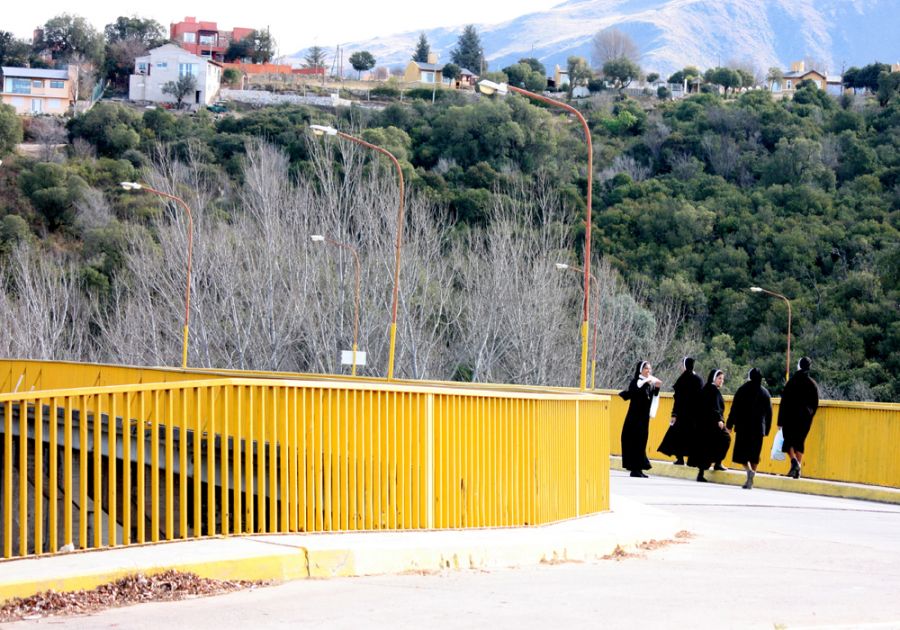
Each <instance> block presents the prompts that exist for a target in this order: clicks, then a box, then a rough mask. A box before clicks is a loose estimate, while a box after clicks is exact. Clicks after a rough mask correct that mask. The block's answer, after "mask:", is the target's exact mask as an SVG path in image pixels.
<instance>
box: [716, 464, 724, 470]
mask: <svg viewBox="0 0 900 630" xmlns="http://www.w3.org/2000/svg"><path fill="white" fill-rule="evenodd" d="M713 470H728V469H727V468H725V467H724V466H723V465H722V464H716V465H715V466H713Z"/></svg>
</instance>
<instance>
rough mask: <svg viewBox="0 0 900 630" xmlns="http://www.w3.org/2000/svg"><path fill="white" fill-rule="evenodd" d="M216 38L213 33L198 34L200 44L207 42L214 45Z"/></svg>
mask: <svg viewBox="0 0 900 630" xmlns="http://www.w3.org/2000/svg"><path fill="white" fill-rule="evenodd" d="M216 40H217V37H216V36H215V35H201V36H200V43H201V44H207V45H209V46H215V45H216Z"/></svg>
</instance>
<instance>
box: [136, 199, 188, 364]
mask: <svg viewBox="0 0 900 630" xmlns="http://www.w3.org/2000/svg"><path fill="white" fill-rule="evenodd" d="M120 185H121V186H122V188H124V189H125V190H128V191H132V190H146V191H147V192H151V193H153V194H155V195H159V196H160V197H165V198H166V199H171V200H172V201H175V202H177V203H178V204H179V205H181V207H182V208H184V211H185V212H186V213H187V217H188V230H187V237H188V250H187V277H186V281H185V286H184V334H183V336H182V342H181V368H182V369H185V368H187V354H188V328H189V326H190V321H191V258H192V256H193V252H194V218H193V216H192V215H191V209H190V208H189V207H188V205H187V204H186V203H185V202H184V200H183V199H182V198H181V197H176V196H175V195H170V194H169V193H165V192H163V191H161V190H156V189H155V188H150V186H147V185H146V184H138V183H136V182H121V184H120Z"/></svg>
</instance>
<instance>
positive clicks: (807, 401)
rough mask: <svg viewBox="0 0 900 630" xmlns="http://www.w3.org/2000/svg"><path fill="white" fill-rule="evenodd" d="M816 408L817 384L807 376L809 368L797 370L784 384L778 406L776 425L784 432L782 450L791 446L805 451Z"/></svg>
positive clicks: (817, 405)
mask: <svg viewBox="0 0 900 630" xmlns="http://www.w3.org/2000/svg"><path fill="white" fill-rule="evenodd" d="M818 408H819V386H818V385H817V384H816V382H815V381H814V380H813V379H812V378H811V377H810V376H809V370H797V372H795V373H794V375H793V376H792V377H791V380H789V381H788V382H787V384H786V385H785V386H784V390H783V391H782V392H781V404H780V405H779V407H778V426H779V427H781V430H782V432H783V433H784V446H782V447H781V450H782V451H783V452H785V453H787V452H788V449H791V448H793V449H794V450H795V451H798V452H800V453H803V452H805V450H804V447H805V445H806V436H807V435H808V434H809V429H810V427H812V421H813V416H815V415H816V410H817V409H818Z"/></svg>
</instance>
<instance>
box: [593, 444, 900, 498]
mask: <svg viewBox="0 0 900 630" xmlns="http://www.w3.org/2000/svg"><path fill="white" fill-rule="evenodd" d="M650 463H651V464H652V465H653V468H652V469H651V470H650V475H651V476H654V475H655V476H657V477H671V478H675V479H686V480H688V481H694V480H695V479H696V478H697V469H696V468H691V467H690V466H676V465H674V464H673V463H672V462H665V461H660V460H657V459H654V460H650ZM609 465H610V468H611V469H613V470H625V469H624V468H622V458H621V457H620V456H618V455H610V457H609ZM705 476H706V479H707V480H708V481H709V482H710V483H719V484H725V485H730V486H742V485H744V482H745V481H746V480H747V475H746V474H745V473H744V470H743V469H730V470H726V471H715V470H708V471H706V475H705ZM753 488H754V489H756V488H765V489H766V490H778V491H781V492H799V493H800V494H814V495H817V496H823V497H838V498H842V499H859V500H861V501H874V502H877V503H893V504H900V489H898V488H888V487H884V486H865V485H862V484H856V483H846V482H841V481H823V480H821V479H804V478H803V477H801V478H800V479H792V478H790V477H787V476H782V475H772V474H768V473H756V477H755V478H754V480H753Z"/></svg>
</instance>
